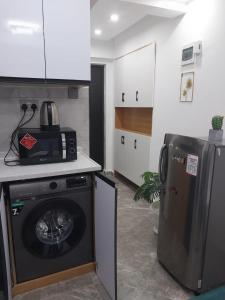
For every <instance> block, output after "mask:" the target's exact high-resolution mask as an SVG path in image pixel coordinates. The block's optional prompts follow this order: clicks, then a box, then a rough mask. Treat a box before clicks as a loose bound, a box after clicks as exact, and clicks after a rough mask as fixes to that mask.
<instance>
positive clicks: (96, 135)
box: [89, 65, 105, 168]
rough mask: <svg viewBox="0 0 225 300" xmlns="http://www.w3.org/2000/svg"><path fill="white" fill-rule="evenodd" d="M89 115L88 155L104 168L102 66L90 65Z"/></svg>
mask: <svg viewBox="0 0 225 300" xmlns="http://www.w3.org/2000/svg"><path fill="white" fill-rule="evenodd" d="M89 115H90V121H89V122H90V123H89V127H90V157H91V158H92V159H93V160H95V161H96V162H97V163H99V164H100V165H101V166H102V168H104V157H105V155H104V132H105V130H104V66H99V65H92V66H91V85H90V91H89Z"/></svg>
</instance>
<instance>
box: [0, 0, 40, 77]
mask: <svg viewBox="0 0 225 300" xmlns="http://www.w3.org/2000/svg"><path fill="white" fill-rule="evenodd" d="M0 49H1V51H0V76H3V77H25V78H44V77H45V61H44V40H43V18H42V1H41V0H20V1H18V0H10V1H9V0H1V1H0Z"/></svg>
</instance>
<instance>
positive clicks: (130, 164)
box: [114, 130, 150, 186]
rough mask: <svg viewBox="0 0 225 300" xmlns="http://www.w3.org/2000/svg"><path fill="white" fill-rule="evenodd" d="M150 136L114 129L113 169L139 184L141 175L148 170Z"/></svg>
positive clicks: (141, 180)
mask: <svg viewBox="0 0 225 300" xmlns="http://www.w3.org/2000/svg"><path fill="white" fill-rule="evenodd" d="M149 163H150V137H149V136H145V135H142V134H136V133H132V132H127V131H123V130H115V156H114V169H115V171H117V172H119V173H120V174H122V175H123V176H125V177H126V178H128V179H129V180H130V181H132V182H133V183H135V184H137V185H139V186H140V185H141V184H142V182H143V179H142V177H141V175H142V174H143V173H144V172H145V171H148V170H149Z"/></svg>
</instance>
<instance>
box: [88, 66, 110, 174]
mask: <svg viewBox="0 0 225 300" xmlns="http://www.w3.org/2000/svg"><path fill="white" fill-rule="evenodd" d="M92 66H98V67H102V68H103V80H104V82H103V105H104V110H103V114H104V115H103V123H104V128H103V131H104V133H103V151H104V156H103V159H104V163H103V166H102V169H103V170H104V169H105V166H106V139H105V137H106V110H105V105H106V101H105V80H106V76H105V72H106V68H105V64H101V63H91V68H92ZM89 97H90V94H89ZM89 116H90V98H89ZM89 120H90V119H89ZM90 146H91V145H90V122H89V151H90Z"/></svg>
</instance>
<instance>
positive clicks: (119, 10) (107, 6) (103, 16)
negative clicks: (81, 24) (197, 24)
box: [91, 0, 193, 41]
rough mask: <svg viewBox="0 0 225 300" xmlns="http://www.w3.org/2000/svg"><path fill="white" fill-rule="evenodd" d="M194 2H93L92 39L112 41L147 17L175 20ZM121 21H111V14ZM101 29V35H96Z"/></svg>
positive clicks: (148, 0) (114, 0)
mask: <svg viewBox="0 0 225 300" xmlns="http://www.w3.org/2000/svg"><path fill="white" fill-rule="evenodd" d="M192 1H193V0H91V30H92V38H93V39H99V40H105V41H107V40H111V39H113V38H115V37H116V36H117V35H119V34H120V33H122V32H123V31H125V30H126V29H128V28H129V27H131V26H132V25H134V24H135V23H137V22H138V21H140V20H141V19H143V18H144V17H146V16H149V15H152V16H159V17H165V18H174V17H177V16H179V15H182V14H184V13H185V12H186V11H187V8H188V5H189V3H190V2H192ZM115 13H116V14H118V15H119V21H118V22H116V23H113V22H111V21H110V16H111V14H115ZM95 29H101V30H102V34H101V35H98V36H97V35H95V33H94V31H95Z"/></svg>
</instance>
